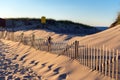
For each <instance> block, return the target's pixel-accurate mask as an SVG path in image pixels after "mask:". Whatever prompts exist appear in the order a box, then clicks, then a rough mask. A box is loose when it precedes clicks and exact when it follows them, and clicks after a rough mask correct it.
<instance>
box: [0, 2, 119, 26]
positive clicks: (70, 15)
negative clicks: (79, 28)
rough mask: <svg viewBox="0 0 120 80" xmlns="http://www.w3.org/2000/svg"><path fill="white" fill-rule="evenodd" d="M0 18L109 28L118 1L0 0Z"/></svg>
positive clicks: (116, 10) (117, 6) (114, 15)
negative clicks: (46, 19)
mask: <svg viewBox="0 0 120 80" xmlns="http://www.w3.org/2000/svg"><path fill="white" fill-rule="evenodd" d="M0 10H1V11H0V17H2V18H16V17H31V18H40V17H41V16H46V17H47V18H53V19H56V20H71V21H74V22H79V23H84V24H88V25H94V26H109V25H110V24H111V23H112V22H114V20H115V18H116V16H117V14H118V12H120V0H0Z"/></svg>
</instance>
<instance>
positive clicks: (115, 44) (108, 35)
mask: <svg viewBox="0 0 120 80" xmlns="http://www.w3.org/2000/svg"><path fill="white" fill-rule="evenodd" d="M21 32H23V31H18V32H15V34H16V35H19V34H20V33H21ZM33 33H34V34H35V36H36V38H43V39H47V38H48V36H51V37H52V38H53V40H54V41H64V40H66V39H69V38H70V39H69V41H70V42H74V41H75V40H78V41H80V43H81V44H89V45H94V46H103V45H104V46H106V47H108V48H113V49H119V50H120V43H119V41H120V37H119V35H120V25H118V26H116V27H113V28H111V29H107V30H105V31H102V32H99V33H96V34H92V35H87V36H84V37H80V36H75V35H65V34H58V33H54V32H50V31H45V30H29V31H24V34H25V36H30V35H31V34H33Z"/></svg>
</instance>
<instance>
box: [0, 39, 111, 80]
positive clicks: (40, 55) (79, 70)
mask: <svg viewBox="0 0 120 80" xmlns="http://www.w3.org/2000/svg"><path fill="white" fill-rule="evenodd" d="M2 42H3V43H4V44H5V45H7V48H5V50H6V51H7V52H8V53H7V57H8V58H11V59H12V61H13V62H15V63H18V64H20V65H23V66H26V67H28V68H31V69H32V70H33V71H35V72H36V73H37V74H38V75H40V76H41V78H42V80H110V79H108V78H107V77H104V76H103V75H101V74H99V73H98V72H96V71H91V70H90V69H89V68H87V67H85V66H82V65H80V64H79V63H78V62H77V61H75V60H71V59H69V58H68V57H66V56H62V55H61V56H58V55H56V54H51V53H48V52H43V51H38V50H35V49H33V48H30V47H29V46H25V45H22V44H20V45H18V43H17V42H12V41H6V40H2ZM4 54H6V53H4Z"/></svg>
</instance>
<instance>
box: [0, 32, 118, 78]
mask: <svg viewBox="0 0 120 80" xmlns="http://www.w3.org/2000/svg"><path fill="white" fill-rule="evenodd" d="M0 38H3V39H7V40H12V41H16V42H19V44H21V43H23V44H24V45H29V46H31V47H34V48H35V49H38V50H42V51H48V52H51V53H55V54H58V55H65V56H68V57H70V58H71V59H76V60H78V61H79V62H80V64H82V65H84V66H87V67H89V68H91V69H92V70H93V71H94V70H96V71H98V72H100V73H102V74H103V75H105V76H108V77H111V78H113V79H114V80H119V79H120V69H119V68H120V65H119V62H120V61H119V54H120V53H119V51H118V50H115V49H108V48H106V47H105V46H102V47H95V46H91V45H88V44H80V42H79V41H75V42H73V43H71V44H67V42H66V41H62V42H57V41H51V43H48V40H45V39H42V38H35V35H34V34H32V35H31V36H30V37H26V36H24V33H21V34H20V35H17V36H14V33H13V32H8V31H1V32H0Z"/></svg>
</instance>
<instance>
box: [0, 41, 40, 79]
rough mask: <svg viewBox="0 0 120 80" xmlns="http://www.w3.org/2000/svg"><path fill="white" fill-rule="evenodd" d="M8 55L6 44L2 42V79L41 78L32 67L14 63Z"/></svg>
mask: <svg viewBox="0 0 120 80" xmlns="http://www.w3.org/2000/svg"><path fill="white" fill-rule="evenodd" d="M3 53H4V54H3ZM5 53H6V54H5ZM6 55H7V52H6V51H5V46H4V44H3V43H0V80H41V79H40V76H38V75H37V74H36V73H35V72H33V71H32V70H31V69H30V68H27V67H23V66H21V65H20V64H18V63H14V62H13V61H12V59H11V58H8V57H7V56H6Z"/></svg>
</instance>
